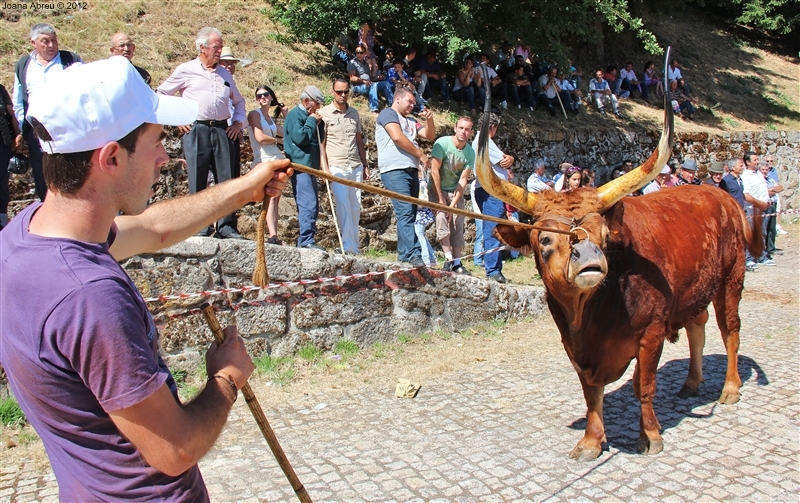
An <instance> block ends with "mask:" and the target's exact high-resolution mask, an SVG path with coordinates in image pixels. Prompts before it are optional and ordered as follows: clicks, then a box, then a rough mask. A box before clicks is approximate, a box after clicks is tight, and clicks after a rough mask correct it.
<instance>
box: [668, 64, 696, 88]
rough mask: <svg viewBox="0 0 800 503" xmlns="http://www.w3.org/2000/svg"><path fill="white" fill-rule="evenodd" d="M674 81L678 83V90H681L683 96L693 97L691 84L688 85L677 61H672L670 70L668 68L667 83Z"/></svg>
mask: <svg viewBox="0 0 800 503" xmlns="http://www.w3.org/2000/svg"><path fill="white" fill-rule="evenodd" d="M673 79H674V80H677V81H678V89H680V90H681V92H682V93H683V94H685V95H686V96H691V89H689V84H687V83H686V81H685V80H684V78H683V75H682V74H681V68H680V67H679V66H678V60H677V59H673V60H672V61H670V62H669V68H667V82H669V81H670V80H673Z"/></svg>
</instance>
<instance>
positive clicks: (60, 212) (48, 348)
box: [0, 56, 288, 501]
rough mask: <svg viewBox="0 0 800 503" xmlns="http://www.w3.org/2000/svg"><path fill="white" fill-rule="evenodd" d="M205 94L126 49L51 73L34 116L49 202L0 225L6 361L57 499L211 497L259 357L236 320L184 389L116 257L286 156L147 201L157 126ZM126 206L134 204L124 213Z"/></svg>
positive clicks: (195, 225)
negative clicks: (153, 69)
mask: <svg viewBox="0 0 800 503" xmlns="http://www.w3.org/2000/svg"><path fill="white" fill-rule="evenodd" d="M197 113H198V107H197V104H196V102H195V101H193V100H191V99H186V98H178V97H171V96H165V95H157V94H155V93H154V92H153V91H152V90H151V89H150V88H149V87H148V85H147V84H146V83H145V82H144V80H143V79H142V78H141V76H140V75H139V74H138V73H137V71H136V69H135V68H134V67H133V65H132V64H131V63H130V62H129V61H128V60H127V59H125V58H124V57H121V56H113V57H111V58H109V59H105V60H101V61H96V62H93V63H89V64H85V65H76V66H73V67H70V68H68V69H66V70H64V71H63V72H61V73H60V74H59V75H56V76H55V77H53V78H52V79H49V80H48V82H47V83H46V84H44V85H43V88H42V92H41V93H40V94H39V98H37V100H36V101H35V102H33V103H32V104H31V106H30V108H29V109H28V115H27V117H28V121H29V123H30V124H31V126H32V129H33V131H34V133H35V134H36V135H37V136H38V138H39V141H40V144H41V146H42V149H43V151H44V152H45V154H44V159H43V167H44V176H45V180H46V183H47V187H48V194H47V198H46V199H45V202H44V203H41V204H40V203H35V204H32V205H30V206H28V207H27V208H26V209H24V210H23V211H22V212H20V213H19V214H18V215H17V217H16V218H15V219H14V220H12V221H11V223H10V224H9V226H8V227H6V228H5V229H4V230H3V232H2V233H0V249H1V250H2V254H3V259H2V261H0V276H2V278H3V288H4V292H9V291H13V295H7V294H4V295H2V297H0V312H2V313H3V315H2V317H0V346H1V347H2V351H1V352H0V364H2V366H3V368H4V369H5V371H6V373H7V375H8V381H9V385H10V386H11V390H12V391H13V393H14V396H15V397H16V399H17V400H18V401H19V404H20V406H21V408H22V410H23V411H24V412H25V415H26V417H27V419H28V421H29V422H30V424H31V425H32V426H33V427H34V429H35V430H36V432H37V433H38V434H39V435H40V436H41V438H42V442H43V443H44V446H45V448H46V450H47V454H48V456H49V458H50V462H51V465H52V467H53V471H54V472H55V476H56V479H57V481H58V485H59V498H60V500H61V501H115V500H122V499H126V500H127V499H130V500H139V501H151V500H182V501H207V500H208V499H209V498H208V492H207V490H206V487H205V484H204V482H203V477H202V475H201V474H200V471H199V469H198V467H197V462H198V460H199V459H200V458H201V457H202V456H203V455H205V454H206V452H208V450H209V449H210V448H211V447H212V446H213V444H214V442H215V440H216V439H217V437H218V436H219V434H220V432H221V431H222V428H223V426H224V424H225V421H226V418H227V416H228V413H229V411H230V410H231V406H232V404H233V402H234V401H235V400H236V396H237V389H238V388H240V387H241V386H243V385H244V384H246V382H247V379H248V377H249V376H250V374H251V373H252V371H253V363H252V361H251V360H250V358H249V357H248V355H247V352H246V350H245V347H244V343H243V341H242V339H241V338H240V337H239V336H238V335H237V334H236V330H235V329H234V328H232V327H229V328H227V329H225V331H226V333H227V335H228V337H227V338H226V339H225V341H224V343H222V344H219V345H217V344H212V345H211V347H210V348H209V350H208V352H207V353H206V358H205V360H206V370H207V372H208V375H209V379H208V382H207V383H206V386H205V387H204V389H203V390H202V391H201V392H200V393H199V395H198V396H197V397H196V398H195V399H194V400H192V401H191V402H190V403H186V404H184V403H181V401H180V399H179V398H178V395H177V389H176V386H175V380H174V379H173V377H172V375H171V373H170V372H169V370H168V369H167V366H166V365H165V363H164V361H163V360H162V359H161V357H160V356H159V350H158V348H159V341H158V332H157V330H156V326H155V323H154V321H153V319H152V317H151V316H150V314H149V312H148V310H147V306H146V305H145V302H144V300H143V299H142V296H141V294H140V293H139V291H138V290H137V289H136V287H135V286H134V284H133V281H132V280H131V279H130V278H129V277H128V276H127V274H126V273H125V271H124V270H123V269H122V268H121V267H120V266H119V261H121V260H123V259H125V258H127V257H130V256H133V255H136V254H140V253H152V252H154V251H156V250H158V249H161V248H164V247H167V246H171V245H173V244H175V243H178V242H179V241H182V240H183V239H185V238H187V237H189V236H191V235H192V234H194V233H195V232H197V230H198V229H200V228H201V227H202V226H204V225H205V224H206V223H207V222H209V221H213V220H215V219H217V218H219V217H221V216H222V215H225V214H227V213H230V212H232V211H234V210H236V209H237V208H239V207H241V206H242V205H244V204H246V203H248V202H255V201H261V200H263V198H264V195H265V193H266V194H268V195H271V196H277V195H278V194H280V192H281V190H282V189H283V187H284V186H285V185H286V181H287V175H286V174H276V173H275V170H276V169H277V168H286V167H287V166H288V162H287V161H274V162H272V163H269V164H259V165H257V166H255V167H254V169H253V170H252V171H251V172H250V173H248V174H247V175H246V176H244V177H241V178H237V179H235V180H231V181H228V182H225V183H221V184H218V185H216V186H214V187H211V188H209V189H207V190H204V191H202V192H199V193H197V194H194V195H191V196H187V197H183V198H177V199H170V200H166V201H162V202H158V203H155V204H152V205H150V206H148V205H147V201H148V199H149V198H150V197H152V196H153V189H152V187H153V185H154V184H155V183H156V182H157V181H158V179H159V176H160V169H161V167H162V166H163V165H165V164H166V163H167V161H168V160H169V157H168V155H167V153H166V150H165V149H164V145H163V139H164V137H165V133H164V131H163V129H162V127H161V125H162V124H163V125H179V124H191V123H192V122H193V121H194V120H195V119H196V118H197ZM118 215H124V216H118Z"/></svg>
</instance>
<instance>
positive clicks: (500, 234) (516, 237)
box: [493, 224, 533, 257]
mask: <svg viewBox="0 0 800 503" xmlns="http://www.w3.org/2000/svg"><path fill="white" fill-rule="evenodd" d="M493 232H494V236H495V237H496V238H497V239H499V240H500V242H501V243H503V244H504V245H508V246H510V247H512V248H517V249H519V251H520V253H522V254H523V255H525V256H526V257H529V256H530V255H531V253H533V247H532V246H531V231H530V229H525V228H524V227H516V226H512V225H503V224H498V225H497V227H495V228H494V231H493Z"/></svg>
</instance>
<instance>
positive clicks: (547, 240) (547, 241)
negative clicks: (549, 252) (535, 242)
mask: <svg viewBox="0 0 800 503" xmlns="http://www.w3.org/2000/svg"><path fill="white" fill-rule="evenodd" d="M550 243H552V241H550V238H549V237H547V236H544V237H542V239H540V240H539V245H540V246H550Z"/></svg>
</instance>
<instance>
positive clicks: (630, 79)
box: [619, 61, 647, 100]
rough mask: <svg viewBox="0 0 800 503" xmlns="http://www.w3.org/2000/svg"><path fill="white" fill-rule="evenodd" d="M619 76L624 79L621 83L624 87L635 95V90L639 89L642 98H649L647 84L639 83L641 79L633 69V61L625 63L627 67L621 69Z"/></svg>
mask: <svg viewBox="0 0 800 503" xmlns="http://www.w3.org/2000/svg"><path fill="white" fill-rule="evenodd" d="M619 78H620V80H621V81H622V83H621V84H620V85H621V87H622V89H624V90H626V91H628V92H629V93H630V95H631V96H633V92H634V91H639V92H640V93H641V95H642V99H643V100H646V99H647V86H645V85H639V79H638V77H636V72H635V71H634V70H633V61H628V62H626V63H625V68H623V69H622V70H620V72H619Z"/></svg>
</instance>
